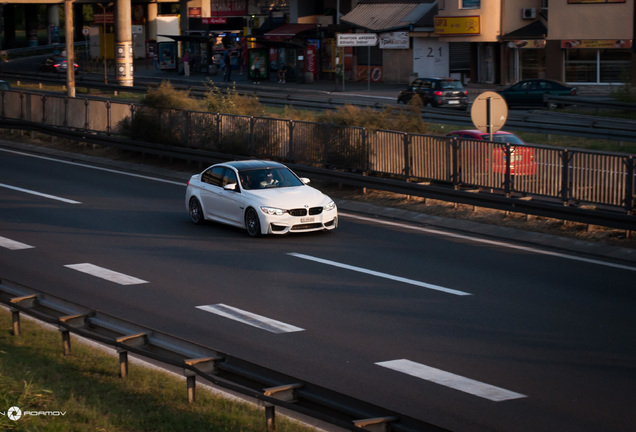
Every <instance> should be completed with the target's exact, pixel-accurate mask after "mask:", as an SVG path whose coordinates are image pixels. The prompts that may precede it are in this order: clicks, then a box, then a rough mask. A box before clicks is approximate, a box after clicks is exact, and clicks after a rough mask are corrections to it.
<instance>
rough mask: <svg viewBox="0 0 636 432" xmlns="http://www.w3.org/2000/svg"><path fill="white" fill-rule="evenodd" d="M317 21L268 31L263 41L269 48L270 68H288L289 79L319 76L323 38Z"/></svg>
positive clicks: (314, 78) (286, 73) (260, 42)
mask: <svg viewBox="0 0 636 432" xmlns="http://www.w3.org/2000/svg"><path fill="white" fill-rule="evenodd" d="M319 36H320V35H319V33H318V25H316V24H285V25H283V26H281V27H278V28H276V29H274V30H272V31H269V32H267V33H265V35H264V36H263V39H262V40H260V41H259V44H261V45H262V46H265V47H267V48H268V66H269V70H270V71H272V72H275V73H276V74H277V75H276V77H278V71H279V70H281V71H282V70H284V71H285V77H286V78H285V80H286V81H302V82H308V83H310V82H313V81H314V80H316V79H318V78H319V73H320V65H321V58H320V52H321V39H320V37H319Z"/></svg>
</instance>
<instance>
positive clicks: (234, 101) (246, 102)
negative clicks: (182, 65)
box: [203, 81, 266, 117]
mask: <svg viewBox="0 0 636 432" xmlns="http://www.w3.org/2000/svg"><path fill="white" fill-rule="evenodd" d="M207 87H208V91H207V93H206V96H205V100H204V102H203V103H204V106H205V109H206V110H207V111H208V112H214V113H221V114H235V115H247V116H255V117H259V116H264V115H266V110H265V107H264V106H263V105H262V104H261V103H260V102H259V101H258V98H257V97H254V96H242V95H240V94H238V92H237V91H236V88H234V87H233V88H232V89H231V90H226V91H224V90H221V89H219V88H218V87H217V86H216V85H215V84H214V83H213V82H212V81H209V82H208V84H207Z"/></svg>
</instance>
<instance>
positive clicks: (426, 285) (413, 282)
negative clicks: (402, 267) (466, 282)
mask: <svg viewBox="0 0 636 432" xmlns="http://www.w3.org/2000/svg"><path fill="white" fill-rule="evenodd" d="M287 255H291V256H294V257H296V258H302V259H305V260H309V261H314V262H318V263H321V264H327V265H330V266H334V267H339V268H343V269H346V270H351V271H355V272H359V273H365V274H368V275H371V276H376V277H381V278H385V279H391V280H394V281H396V282H402V283H407V284H411V285H415V286H419V287H422V288H428V289H431V290H435V291H441V292H445V293H447V294H454V295H459V296H467V295H472V294H471V293H467V292H464V291H458V290H455V289H452V288H446V287H443V286H439V285H433V284H430V283H426V282H420V281H416V280H413V279H407V278H403V277H400V276H394V275H391V274H388V273H381V272H377V271H374V270H369V269H365V268H362V267H356V266H352V265H348V264H342V263H339V262H336V261H330V260H326V259H322V258H316V257H312V256H309V255H304V254H299V253H295V252H292V253H288V254H287Z"/></svg>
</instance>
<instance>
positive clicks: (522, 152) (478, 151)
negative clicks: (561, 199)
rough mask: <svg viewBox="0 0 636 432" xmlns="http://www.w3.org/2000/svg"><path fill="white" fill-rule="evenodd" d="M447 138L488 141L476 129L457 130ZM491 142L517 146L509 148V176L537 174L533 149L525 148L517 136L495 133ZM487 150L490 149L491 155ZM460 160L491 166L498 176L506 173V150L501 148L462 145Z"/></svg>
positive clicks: (488, 137)
mask: <svg viewBox="0 0 636 432" xmlns="http://www.w3.org/2000/svg"><path fill="white" fill-rule="evenodd" d="M446 136H449V137H456V138H459V139H461V140H473V141H489V142H490V136H489V134H487V133H484V132H482V131H480V130H477V129H470V130H458V131H454V132H451V133H449V134H447V135H446ZM492 142H494V143H507V144H518V146H517V145H511V146H510V174H513V175H534V174H536V173H537V163H536V162H535V160H534V149H533V148H532V147H526V146H525V142H523V140H522V139H521V138H519V137H518V136H517V135H515V134H513V133H510V132H504V131H497V132H495V133H493V134H492ZM489 149H492V150H491V151H492V153H491V152H490V150H489ZM460 152H461V153H462V158H463V159H464V160H466V161H467V162H471V163H472V164H478V163H482V164H486V165H487V166H490V165H492V172H494V173H498V174H505V173H506V150H505V148H504V147H503V146H490V145H480V144H478V143H474V142H473V143H464V144H462V146H461V147H460Z"/></svg>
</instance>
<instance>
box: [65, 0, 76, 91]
mask: <svg viewBox="0 0 636 432" xmlns="http://www.w3.org/2000/svg"><path fill="white" fill-rule="evenodd" d="M64 27H65V29H66V87H67V89H66V94H67V95H68V97H72V98H74V97H75V44H74V43H73V0H64Z"/></svg>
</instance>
